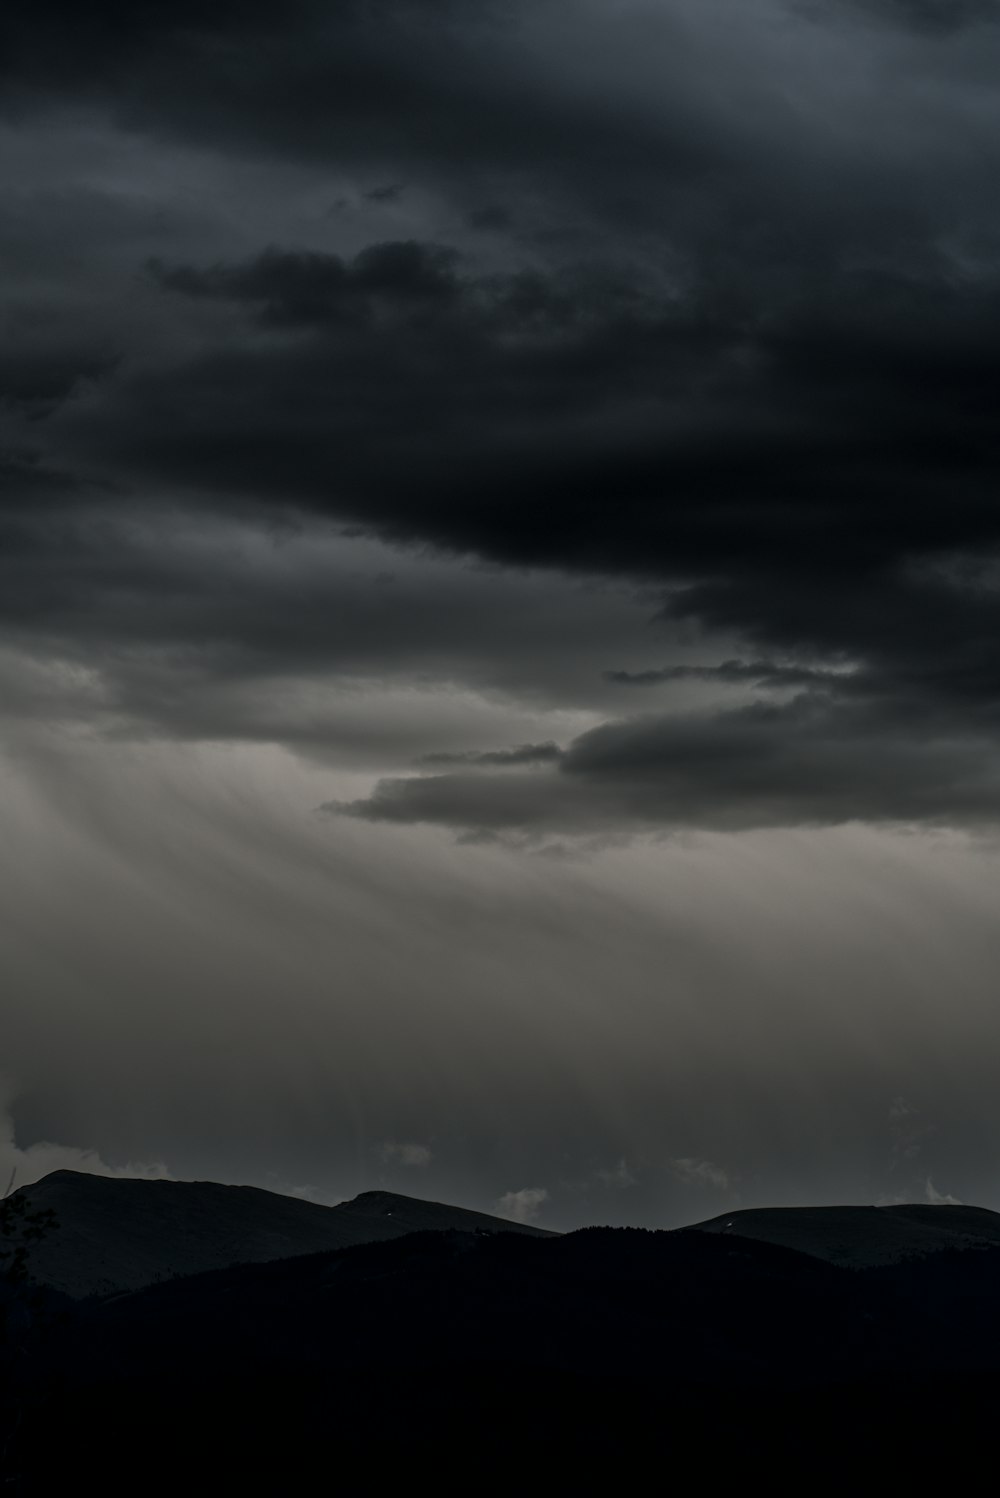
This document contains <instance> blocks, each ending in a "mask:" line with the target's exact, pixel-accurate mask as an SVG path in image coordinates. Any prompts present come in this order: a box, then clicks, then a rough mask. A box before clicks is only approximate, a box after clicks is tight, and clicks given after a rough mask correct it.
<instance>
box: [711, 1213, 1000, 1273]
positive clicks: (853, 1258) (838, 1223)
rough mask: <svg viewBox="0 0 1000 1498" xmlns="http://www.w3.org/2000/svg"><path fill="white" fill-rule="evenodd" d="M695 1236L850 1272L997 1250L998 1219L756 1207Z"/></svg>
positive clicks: (999, 1242)
mask: <svg viewBox="0 0 1000 1498" xmlns="http://www.w3.org/2000/svg"><path fill="white" fill-rule="evenodd" d="M693 1230H694V1231H697V1232H700V1233H725V1234H728V1235H731V1236H732V1237H735V1238H753V1239H755V1240H757V1241H758V1242H760V1243H773V1244H775V1245H777V1246H779V1247H781V1248H793V1249H796V1250H798V1252H800V1253H805V1254H810V1255H812V1256H813V1257H814V1258H817V1259H824V1260H825V1261H826V1262H827V1263H828V1264H839V1265H843V1266H845V1267H847V1268H853V1269H870V1268H874V1267H875V1266H877V1265H882V1264H899V1263H902V1262H903V1261H904V1260H907V1259H921V1258H926V1256H927V1255H928V1254H935V1253H942V1252H945V1251H947V1250H952V1249H959V1250H961V1249H967V1248H1000V1213H997V1212H989V1211H987V1210H986V1209H985V1208H984V1207H964V1206H957V1205H955V1206H935V1207H929V1206H923V1205H919V1204H917V1205H912V1206H898V1207H759V1208H751V1209H748V1210H746V1211H742V1212H727V1213H725V1214H724V1215H723V1216H722V1217H712V1218H710V1219H709V1220H708V1221H707V1222H699V1223H697V1224H696V1225H695V1228H694V1229H693Z"/></svg>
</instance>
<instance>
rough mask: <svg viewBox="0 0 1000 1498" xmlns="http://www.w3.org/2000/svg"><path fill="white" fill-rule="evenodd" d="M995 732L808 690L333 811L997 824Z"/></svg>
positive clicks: (637, 823)
mask: <svg viewBox="0 0 1000 1498" xmlns="http://www.w3.org/2000/svg"><path fill="white" fill-rule="evenodd" d="M998 728H1000V715H998V716H997V717H995V718H994V721H993V722H992V723H991V724H989V725H984V728H983V730H982V731H981V732H980V733H978V734H974V733H971V732H969V731H967V730H966V731H963V732H962V733H961V734H960V735H951V734H949V733H948V732H947V731H945V732H942V733H936V732H935V731H934V729H933V728H929V729H928V727H927V726H926V725H925V724H920V723H918V724H914V723H913V722H912V721H910V720H909V718H908V716H906V715H903V716H901V718H900V720H899V721H895V722H894V721H893V720H892V718H891V716H890V715H888V714H887V713H886V712H885V711H884V710H883V708H882V706H881V705H879V706H878V707H876V708H874V709H872V708H871V707H868V706H864V707H859V706H855V707H852V708H850V709H845V708H843V707H841V708H839V709H836V710H835V709H834V708H833V706H832V704H831V703H830V702H829V701H824V700H813V699H810V698H809V697H807V696H803V697H800V698H797V699H795V700H794V701H793V702H792V703H790V704H788V705H785V706H766V705H763V704H754V705H752V706H750V707H746V708H742V709H737V710H731V711H728V712H715V713H705V714H697V715H695V714H692V715H678V714H674V715H671V716H664V717H660V718H653V717H650V718H640V719H633V720H629V721H625V722H621V723H608V724H606V725H604V726H602V727H600V728H597V729H593V730H592V731H590V732H589V733H586V734H583V735H582V736H581V737H580V738H578V739H576V740H574V741H573V742H572V743H571V744H570V745H569V746H568V747H567V749H566V750H565V752H564V753H562V754H561V755H560V756H559V758H558V761H557V762H556V765H555V767H554V769H553V770H552V771H551V772H549V773H548V774H547V775H546V776H545V777H543V776H541V775H535V776H531V777H529V778H527V779H526V778H525V777H523V776H520V775H504V776H498V775H496V774H495V773H494V774H483V775H478V774H461V773H452V774H448V775H428V776H424V777H412V778H409V779H400V780H384V781H381V782H380V783H379V784H378V786H377V787H376V789H375V791H374V793H373V794H372V796H371V797H370V798H368V799H366V800H363V801H358V802H353V803H350V804H348V805H346V806H345V805H339V806H336V807H334V808H331V809H334V810H337V811H341V812H345V813H347V814H349V815H351V816H356V817H362V818H365V819H367V820H370V821H383V822H432V823H439V824H441V825H444V826H451V827H456V828H463V829H465V828H479V829H486V830H489V831H493V832H496V831H500V830H510V831H512V832H518V833H524V832H528V833H532V832H539V833H548V832H595V831H596V832H602V831H607V830H609V829H611V828H613V827H615V826H621V827H625V828H629V829H631V830H641V829H642V828H644V827H655V826H658V825H660V826H666V827H671V826H679V827H711V828H716V829H720V830H726V831H737V830H745V829H747V828H753V827H768V826H790V825H795V824H804V825H812V826H828V825H833V824H838V823H845V822H852V821H859V822H898V823H915V822H927V823H932V824H934V823H937V824H948V823H957V824H962V823H965V824H975V823H981V822H994V823H995V822H996V821H997V819H998V818H1000V771H998V769H997V762H996V754H995V747H994V746H995V735H996V732H997V730H998ZM478 763H479V764H481V765H491V766H494V765H499V764H502V763H504V761H503V760H502V758H500V757H496V758H494V759H492V760H491V759H490V757H489V756H480V757H479V758H478Z"/></svg>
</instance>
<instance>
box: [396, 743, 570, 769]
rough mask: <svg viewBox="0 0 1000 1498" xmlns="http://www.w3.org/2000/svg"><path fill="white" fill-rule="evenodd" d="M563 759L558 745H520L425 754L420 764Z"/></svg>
mask: <svg viewBox="0 0 1000 1498" xmlns="http://www.w3.org/2000/svg"><path fill="white" fill-rule="evenodd" d="M561 758H562V750H561V749H560V748H559V746H558V744H518V745H517V747H516V748H514V749H492V750H491V749H487V750H483V751H482V752H480V753H474V752H467V753H465V754H425V755H424V756H423V757H422V759H421V761H420V763H421V764H423V765H426V766H427V767H428V768H432V767H434V766H436V765H463V764H464V765H495V766H498V767H511V766H516V765H544V764H553V763H554V762H555V761H556V760H558V759H561Z"/></svg>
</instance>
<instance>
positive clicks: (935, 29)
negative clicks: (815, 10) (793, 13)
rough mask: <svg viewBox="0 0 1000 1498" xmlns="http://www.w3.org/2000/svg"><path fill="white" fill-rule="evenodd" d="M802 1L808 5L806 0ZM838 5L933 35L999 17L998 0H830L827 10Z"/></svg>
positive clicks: (992, 22)
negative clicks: (831, 0)
mask: <svg viewBox="0 0 1000 1498" xmlns="http://www.w3.org/2000/svg"><path fill="white" fill-rule="evenodd" d="M805 3H806V5H807V6H808V4H809V0H805ZM820 3H821V4H822V0H820ZM837 4H840V5H841V6H844V5H846V6H847V7H853V8H854V9H855V10H858V11H861V12H862V13H868V14H869V15H871V16H872V17H873V18H874V19H876V20H879V21H884V22H887V23H889V24H892V25H896V26H905V27H912V28H913V29H914V30H916V31H924V32H929V33H931V34H932V35H933V34H935V33H942V32H943V33H948V32H953V31H961V30H963V29H964V28H965V27H967V26H976V25H979V24H982V23H990V24H995V23H996V22H997V21H998V20H1000V6H998V5H997V0H833V3H832V4H829V3H828V5H827V9H828V10H833V9H835V8H836V5H837Z"/></svg>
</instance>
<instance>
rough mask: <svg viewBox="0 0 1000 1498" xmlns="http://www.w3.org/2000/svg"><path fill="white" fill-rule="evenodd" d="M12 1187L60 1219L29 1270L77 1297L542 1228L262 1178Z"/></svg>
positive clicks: (55, 1181) (391, 1197) (413, 1200)
mask: <svg viewBox="0 0 1000 1498" xmlns="http://www.w3.org/2000/svg"><path fill="white" fill-rule="evenodd" d="M16 1194H17V1195H19V1196H23V1197H24V1198H25V1199H26V1200H27V1202H28V1205H29V1207H30V1208H31V1209H32V1210H42V1211H44V1210H51V1211H53V1212H54V1213H55V1217H56V1225H55V1228H54V1229H53V1231H52V1232H50V1233H48V1234H46V1236H45V1237H44V1238H43V1239H42V1241H41V1242H39V1243H37V1244H33V1245H31V1247H30V1252H29V1257H28V1271H29V1274H30V1275H31V1278H32V1279H33V1280H34V1281H35V1283H36V1284H39V1285H44V1286H47V1287H49V1288H50V1289H53V1290H58V1291H60V1292H61V1293H62V1294H64V1295H69V1296H71V1297H72V1298H74V1299H82V1298H85V1297H87V1296H91V1295H117V1294H121V1293H123V1292H127V1291H134V1290H139V1289H142V1288H144V1287H145V1286H147V1285H152V1284H156V1283H157V1282H159V1281H161V1280H164V1279H173V1278H176V1277H178V1276H184V1275H190V1274H200V1273H204V1272H206V1271H208V1270H213V1269H223V1268H227V1267H229V1266H232V1265H236V1264H246V1263H266V1262H269V1261H272V1260H277V1259H286V1258H297V1257H299V1256H301V1255H303V1254H311V1253H318V1252H321V1251H324V1250H333V1249H338V1248H347V1247H351V1246H352V1245H355V1244H363V1243H372V1242H378V1241H380V1240H384V1239H390V1238H397V1237H401V1236H404V1235H405V1234H408V1233H412V1232H426V1231H442V1230H455V1231H459V1232H469V1233H474V1232H513V1233H528V1234H529V1235H531V1234H543V1233H544V1231H545V1230H544V1229H541V1228H535V1227H534V1226H532V1225H530V1224H526V1223H517V1222H510V1221H508V1220H507V1219H505V1218H500V1217H492V1216H490V1215H489V1214H488V1213H485V1212H475V1211H471V1210H469V1209H467V1208H463V1207H452V1206H449V1205H448V1204H446V1203H443V1202H433V1201H425V1200H423V1199H422V1198H419V1197H409V1196H403V1195H401V1194H399V1193H395V1192H386V1191H370V1192H362V1193H361V1194H360V1195H359V1196H357V1197H354V1198H352V1199H351V1200H349V1201H345V1202H340V1203H338V1204H337V1205H336V1206H332V1207H328V1206H323V1205H321V1204H320V1203H318V1202H310V1201H305V1200H303V1199H302V1198H300V1197H292V1196H283V1195H281V1194H280V1193H278V1192H271V1191H267V1190H264V1189H263V1188H262V1187H259V1186H230V1185H223V1184H220V1183H219V1182H215V1181H167V1180H159V1179H158V1180H145V1179H140V1178H132V1177H116V1176H96V1175H89V1174H86V1173H85V1172H82V1171H72V1170H59V1171H53V1172H51V1174H49V1175H47V1176H43V1177H42V1179H41V1180H40V1181H36V1182H33V1183H31V1184H30V1185H26V1186H22V1187H21V1188H20V1190H19V1191H18V1192H17V1193H16Z"/></svg>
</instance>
